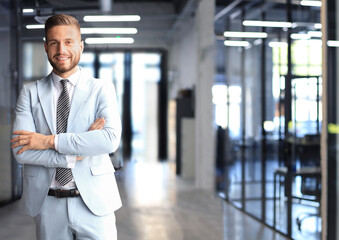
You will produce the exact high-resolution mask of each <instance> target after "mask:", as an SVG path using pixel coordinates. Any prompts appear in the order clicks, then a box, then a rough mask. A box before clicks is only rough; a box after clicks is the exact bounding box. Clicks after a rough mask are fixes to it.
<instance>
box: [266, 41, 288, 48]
mask: <svg viewBox="0 0 339 240" xmlns="http://www.w3.org/2000/svg"><path fill="white" fill-rule="evenodd" d="M268 46H269V47H272V48H273V47H287V42H269V43H268Z"/></svg>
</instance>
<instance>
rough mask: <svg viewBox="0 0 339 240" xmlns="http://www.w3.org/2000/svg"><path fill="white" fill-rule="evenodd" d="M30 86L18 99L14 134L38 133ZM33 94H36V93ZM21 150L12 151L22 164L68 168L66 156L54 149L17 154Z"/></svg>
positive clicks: (24, 87) (25, 87) (23, 89)
mask: <svg viewBox="0 0 339 240" xmlns="http://www.w3.org/2000/svg"><path fill="white" fill-rule="evenodd" d="M29 86H30V89H28V86H26V85H24V86H23V88H22V90H21V93H20V96H19V98H18V102H17V106H16V109H15V120H14V124H13V132H14V131H16V130H26V131H30V132H36V126H35V121H34V117H33V114H32V109H33V108H32V102H34V101H33V99H32V91H30V90H32V88H33V85H32V84H30V85H29ZM34 87H35V86H34ZM33 92H34V91H33ZM33 94H36V91H35V93H33ZM36 95H37V94H36ZM15 136H16V135H13V136H12V137H15ZM20 148H21V147H20V146H19V147H16V148H14V149H13V150H12V151H13V155H14V157H15V159H16V160H17V161H18V162H19V163H21V164H32V165H42V166H45V167H67V161H66V155H64V154H60V153H59V152H57V151H55V150H54V149H46V150H27V151H25V152H23V153H21V154H17V152H18V151H19V149H20Z"/></svg>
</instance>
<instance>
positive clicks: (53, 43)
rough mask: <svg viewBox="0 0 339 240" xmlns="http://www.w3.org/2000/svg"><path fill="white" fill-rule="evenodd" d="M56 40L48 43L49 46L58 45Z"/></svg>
mask: <svg viewBox="0 0 339 240" xmlns="http://www.w3.org/2000/svg"><path fill="white" fill-rule="evenodd" d="M56 44H57V43H56V42H55V41H50V42H49V43H48V45H49V46H51V47H54V46H56Z"/></svg>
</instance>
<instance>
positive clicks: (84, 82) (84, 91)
mask: <svg viewBox="0 0 339 240" xmlns="http://www.w3.org/2000/svg"><path fill="white" fill-rule="evenodd" d="M90 84H91V83H90V81H89V78H87V77H86V76H85V75H84V73H83V71H81V73H80V77H79V80H78V82H77V84H76V86H75V89H74V93H73V97H72V103H71V110H70V112H69V116H68V127H67V131H69V130H70V129H72V126H73V125H74V123H75V122H76V121H75V119H76V116H77V114H78V112H79V110H80V109H81V107H82V105H83V104H84V102H85V100H86V99H87V96H88V94H89V91H90V89H91V88H90Z"/></svg>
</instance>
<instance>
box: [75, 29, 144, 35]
mask: <svg viewBox="0 0 339 240" xmlns="http://www.w3.org/2000/svg"><path fill="white" fill-rule="evenodd" d="M80 30H81V34H136V33H137V32H138V30H137V29H136V28H81V29H80Z"/></svg>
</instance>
